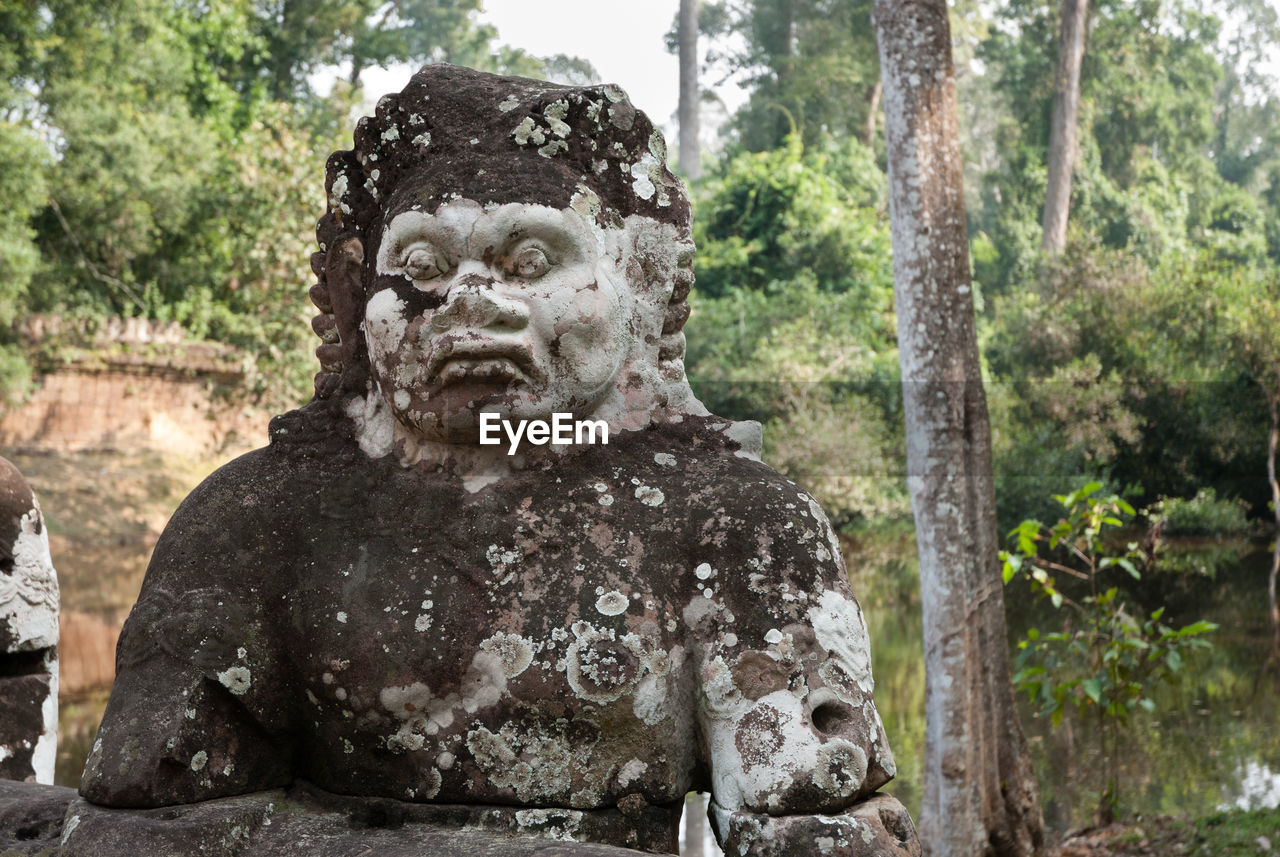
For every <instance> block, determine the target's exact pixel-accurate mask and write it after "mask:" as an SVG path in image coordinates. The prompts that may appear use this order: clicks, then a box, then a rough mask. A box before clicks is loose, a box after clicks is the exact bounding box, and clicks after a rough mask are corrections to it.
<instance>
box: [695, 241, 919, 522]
mask: <svg viewBox="0 0 1280 857" xmlns="http://www.w3.org/2000/svg"><path fill="white" fill-rule="evenodd" d="M697 264H698V263H697V262H696V261H695V266H696V265H697ZM691 302H692V304H693V315H692V316H691V317H690V319H689V323H688V325H687V327H686V332H687V334H688V343H689V352H688V355H687V360H686V362H687V365H688V372H689V378H690V382H691V383H692V385H693V389H694V391H695V392H696V393H697V394H698V395H699V397H700V398H701V399H702V400H703V401H704V402H705V403H706V405H707V406H708V407H709V408H710V409H711V410H712V411H713V412H715V413H718V414H721V415H724V416H729V417H734V418H736V419H754V420H759V421H761V422H762V423H764V424H765V460H766V461H768V462H769V463H770V464H772V465H773V466H775V467H777V468H778V469H779V470H780V471H781V472H783V473H785V474H787V475H789V476H791V478H793V479H795V480H797V481H798V482H800V484H801V485H803V486H804V487H805V488H806V489H807V490H809V491H811V492H813V493H814V494H815V496H817V497H818V498H819V500H820V501H821V502H822V504H823V506H824V508H826V509H827V512H828V514H830V515H831V517H832V519H833V520H834V521H835V522H836V524H837V526H842V525H849V524H852V523H855V522H864V521H868V520H872V519H874V518H876V517H880V516H900V515H903V514H905V513H906V511H907V508H908V507H907V500H906V493H905V485H904V484H903V483H902V480H901V478H900V475H899V474H901V473H902V472H903V463H902V462H903V455H904V450H903V449H902V447H901V444H899V443H898V442H897V435H896V432H895V431H894V430H893V429H891V428H890V426H897V425H900V424H901V412H900V397H899V387H900V382H899V380H898V365H897V364H898V356H897V350H896V348H895V347H894V344H893V318H892V314H891V310H892V305H891V298H890V296H889V295H887V294H885V295H882V298H881V302H880V303H879V304H878V305H877V306H875V307H873V308H871V309H870V310H868V309H867V308H865V305H864V302H863V300H862V297H861V296H860V295H857V294H854V293H850V292H843V293H834V294H832V293H828V292H822V291H820V290H819V289H818V288H817V284H816V283H815V282H814V281H813V279H812V276H811V275H810V274H808V272H806V271H803V270H801V271H799V272H797V274H796V276H795V278H794V279H793V280H792V281H790V282H788V283H787V284H786V288H785V289H783V290H782V291H779V292H777V293H774V294H767V293H765V292H760V291H736V292H733V293H732V294H729V295H727V296H725V297H722V298H706V297H703V296H701V295H700V294H698V293H696V292H695V294H694V296H693V297H692V300H691Z"/></svg>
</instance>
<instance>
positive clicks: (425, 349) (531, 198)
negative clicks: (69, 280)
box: [63, 65, 918, 857]
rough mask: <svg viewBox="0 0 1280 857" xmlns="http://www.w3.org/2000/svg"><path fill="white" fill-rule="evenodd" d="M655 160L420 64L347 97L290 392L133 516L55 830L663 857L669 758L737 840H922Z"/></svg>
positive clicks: (523, 101) (910, 845)
mask: <svg viewBox="0 0 1280 857" xmlns="http://www.w3.org/2000/svg"><path fill="white" fill-rule="evenodd" d="M664 159H665V147H664V143H663V140H662V137H661V135H660V134H659V133H658V132H656V131H654V130H653V127H652V125H651V124H650V122H649V120H648V119H647V118H646V117H645V116H644V115H643V114H642V113H640V112H639V111H637V110H636V108H635V107H634V106H632V104H631V103H630V102H629V101H628V100H627V98H626V96H625V95H624V94H623V93H622V92H621V91H619V90H618V89H616V88H614V87H611V86H591V87H566V86H558V85H554V84H548V83H544V82H539V81H532V80H524V79H520V78H511V77H497V76H493V75H488V74H482V73H479V72H475V71H471V70H468V69H464V68H457V67H452V66H447V65H431V66H427V67H425V68H423V69H422V70H421V71H419V72H418V73H417V74H416V75H414V76H413V78H412V80H411V81H410V82H409V84H408V86H407V87H406V88H405V89H404V90H403V91H402V92H401V93H399V94H398V95H390V96H387V97H385V98H383V99H382V100H381V101H380V102H379V104H378V107H377V111H376V115H375V116H372V117H367V118H365V119H362V120H361V121H360V123H359V125H358V126H357V129H356V133H355V148H354V149H353V150H351V151H342V152H337V153H335V154H334V155H333V156H332V157H331V158H330V159H329V164H328V176H327V181H326V188H327V190H328V198H329V207H328V213H327V214H326V215H325V216H324V217H323V218H322V219H321V220H320V222H319V226H318V228H317V234H318V237H319V242H320V251H319V252H318V253H316V254H315V255H314V256H313V257H312V267H313V270H314V271H315V272H316V274H317V276H318V278H319V283H318V284H317V285H316V286H315V287H314V288H313V289H312V298H313V300H314V301H315V303H316V305H317V306H318V307H319V309H320V311H321V314H320V316H319V317H318V318H317V319H316V320H315V322H314V325H313V326H314V328H315V330H316V331H317V333H318V334H319V335H320V337H321V339H322V340H323V344H322V345H321V346H320V347H319V348H318V349H317V354H318V356H319V358H320V362H321V365H322V369H323V371H322V372H321V373H320V374H319V375H317V376H316V397H315V399H314V400H313V401H312V402H311V403H310V404H308V405H307V406H306V407H303V408H301V409H299V410H297V411H293V412H291V413H288V414H285V415H283V416H281V417H277V418H276V419H275V420H274V421H273V423H272V426H271V444H270V446H269V447H267V448H265V449H261V450H258V451H256V452H252V453H249V454H248V455H246V456H243V457H242V458H239V459H237V460H236V461H234V462H232V463H231V464H229V465H227V466H225V467H224V468H222V469H221V470H219V471H218V472H217V473H215V474H214V475H213V476H211V477H210V478H209V479H208V480H207V481H206V482H205V483H204V484H203V485H202V486H201V487H200V488H198V489H197V490H196V491H195V492H194V493H192V495H191V496H190V497H188V498H187V500H186V501H185V502H184V503H183V505H182V506H181V508H179V510H178V512H177V513H176V514H175V516H174V517H173V519H172V521H171V522H170V523H169V526H168V528H167V529H166V531H165V533H164V535H163V536H162V538H161V539H160V541H159V543H158V544H157V546H156V550H155V554H154V557H153V559H152V562H151V566H150V569H149V570H148V572H147V578H146V582H145V583H144V585H143V589H142V593H141V595H140V597H139V600H138V603H137V606H136V607H135V608H134V610H133V613H132V615H131V616H130V618H129V620H128V622H127V624H126V625H125V628H124V631H123V633H122V636H121V639H120V645H119V650H118V654H117V662H118V667H117V668H118V677H117V680H116V684H115V687H114V690H113V692H112V696H111V701H110V703H109V705H108V707H107V711H106V715H105V718H104V721H103V724H102V727H101V731H100V732H99V735H98V738H97V741H96V743H95V744H94V747H93V750H92V753H91V754H90V756H89V759H88V764H87V767H86V770H85V773H84V779H83V782H82V784H81V789H80V792H81V795H82V796H83V800H79V801H77V802H76V803H74V804H73V805H72V807H71V809H70V810H69V811H68V823H67V827H66V829H65V831H64V840H65V842H66V844H65V845H64V846H63V849H64V850H63V853H67V854H72V853H74V854H80V853H85V854H88V853H90V852H92V853H93V854H94V855H95V857H102V855H104V854H107V853H114V852H111V851H110V848H107V847H106V846H104V844H103V843H110V842H126V841H127V842H128V843H129V845H128V846H127V847H128V849H129V852H130V853H131V854H138V853H152V851H155V852H156V853H160V852H161V851H163V849H164V848H172V847H175V846H174V845H173V843H174V842H175V841H178V840H175V839H173V837H175V836H178V835H179V834H178V833H175V832H174V831H177V830H189V829H193V828H192V827H191V825H196V826H199V825H205V827H202V828H201V829H203V830H205V831H206V832H205V833H203V834H201V836H203V837H204V838H205V840H206V841H213V839H214V838H217V837H223V838H225V837H232V838H233V839H235V840H236V841H237V842H242V844H243V847H244V849H245V850H243V851H237V852H236V853H246V854H266V853H272V854H274V853H276V851H275V850H272V849H279V850H280V853H284V852H285V851H288V853H308V854H309V853H317V854H319V853H325V854H329V853H348V852H347V851H344V850H342V849H343V848H346V847H354V846H350V844H349V843H350V842H352V841H353V840H351V837H356V840H355V841H358V842H361V843H366V844H368V845H369V847H375V848H376V850H377V851H378V853H393V854H400V853H404V854H418V853H433V854H436V853H440V854H447V853H459V854H462V853H495V854H497V853H519V854H525V853H532V852H533V851H537V850H538V849H539V848H545V846H546V843H547V842H548V841H551V842H556V841H557V840H558V841H559V842H558V844H557V846H556V847H557V849H558V850H557V851H556V852H555V853H561V852H563V853H572V854H584V855H585V854H600V855H604V854H609V853H622V852H620V851H617V849H620V848H622V849H640V850H645V851H651V852H674V851H675V847H676V832H677V825H678V820H679V813H680V808H681V806H682V805H683V797H684V795H685V793H686V792H688V791H690V790H691V789H698V790H704V791H710V792H711V793H712V795H713V799H714V803H713V808H712V820H713V824H714V825H715V826H716V828H717V830H718V835H719V836H720V838H721V841H722V842H723V844H724V846H725V847H726V849H728V850H729V851H730V852H731V853H733V854H737V855H748V854H801V853H803V854H809V853H814V851H815V849H816V850H817V851H818V852H820V853H833V854H859V855H861V854H876V855H881V854H895V855H896V854H915V853H918V845H916V843H915V833H914V828H913V827H912V825H911V821H910V819H909V818H908V817H907V815H906V812H905V811H904V810H903V809H902V807H901V804H899V803H898V802H897V801H896V800H894V799H893V798H891V797H888V796H882V795H877V794H876V790H877V789H878V788H879V787H880V786H882V785H883V784H884V783H886V782H887V781H888V780H889V779H890V778H891V777H892V776H893V774H894V764H893V757H892V755H891V754H890V751H889V746H888V743H887V741H886V740H885V735H884V731H883V729H882V727H881V723H880V718H879V717H878V715H877V714H876V710H875V706H874V704H873V702H872V697H871V690H872V680H871V670H870V662H869V655H868V641H867V634H866V626H865V624H864V622H863V618H862V615H861V612H860V610H859V608H858V605H857V603H856V602H855V601H854V599H853V597H852V595H851V593H850V591H849V587H848V583H847V579H846V574H845V569H844V566H843V563H842V560H841V557H840V547H839V544H838V543H837V541H836V538H835V535H834V533H833V532H832V529H831V527H830V525H829V524H828V522H827V519H826V517H825V516H824V515H823V513H822V511H821V509H819V508H818V506H817V504H816V503H815V502H814V501H813V499H812V498H810V497H809V496H808V495H806V494H805V493H804V492H803V491H801V490H800V489H799V488H797V487H796V486H795V485H794V484H792V483H790V482H789V481H787V480H786V479H784V478H783V477H781V476H779V475H778V474H777V473H775V472H774V471H773V470H771V469H770V468H768V467H767V466H765V465H764V464H761V463H760V461H759V459H758V452H759V427H758V426H757V425H756V424H740V423H732V422H730V421H727V420H724V419H720V418H718V417H715V416H712V415H711V414H709V413H708V412H707V410H706V409H705V408H704V407H703V406H702V405H701V403H699V402H698V400H697V399H696V398H695V397H694V395H693V393H692V392H691V391H690V389H689V385H688V383H687V381H686V379H685V375H684V368H683V363H682V357H683V352H684V336H683V334H682V333H681V328H682V326H683V324H684V322H685V319H686V318H687V317H688V314H689V307H688V304H687V302H686V297H687V295H688V293H689V289H690V286H691V285H692V283H693V272H692V260H693V244H692V242H691V239H690V231H689V219H690V212H689V202H688V199H687V197H686V195H685V191H684V189H683V187H682V186H681V184H680V182H679V181H678V180H677V179H676V178H675V177H674V176H673V175H672V174H671V173H670V172H669V171H668V169H667V167H666V165H665V160H664ZM495 438H496V441H495ZM570 439H571V442H565V441H570ZM606 439H607V442H606ZM181 804H190V805H192V806H190V807H186V808H185V809H184V808H178V809H174V808H172V805H181ZM156 807H169V808H168V809H165V810H150V811H147V808H156ZM125 809H127V810H130V811H128V812H122V811H121V810H125ZM175 818H176V819H177V820H175ZM179 822H181V824H179ZM197 823H198V824H197ZM183 825H186V826H185V827H184V826H183ZM353 828H358V829H353ZM125 829H127V830H128V836H127V837H125V835H124V834H123V833H119V832H118V831H120V830H125ZM113 830H114V831H117V832H116V833H112V831H113ZM209 831H214V832H209ZM182 835H190V834H182ZM113 836H115V837H116V839H112V837H113ZM460 836H461V837H463V838H462V839H459V838H458V837H460ZM477 836H480V837H482V838H481V839H476V838H475V837H477ZM166 837H168V838H166ZM237 837H238V838H237ZM308 837H310V838H308ZM466 837H472V838H469V839H468V838H466ZM484 837H487V838H484ZM539 837H540V838H539ZM570 840H572V841H576V842H580V843H583V844H581V845H572V846H570V845H568V844H567V842H568V841H570ZM219 841H221V840H219ZM320 842H323V843H324V844H321V845H316V844H314V843H320ZM140 843H141V844H140ZM147 843H150V844H147ZM299 843H302V844H299ZM305 843H312V845H310V846H307V845H306V844H305ZM335 843H348V845H342V846H339V845H336V844H335ZM424 843H425V844H424ZM539 843H541V844H539ZM119 847H120V848H121V849H122V850H121V853H124V852H123V849H124V848H125V847H126V846H124V845H121V846H119ZM308 848H311V850H308ZM104 849H105V850H104ZM148 849H151V850H148ZM326 849H328V850H326ZM397 849H400V850H397ZM450 849H453V850H450ZM486 849H487V850H486ZM566 849H567V850H566ZM228 853H230V852H228ZM350 853H357V852H356V851H354V850H353V851H351V852H350ZM359 853H364V852H363V851H361V852H359ZM539 853H541V852H539Z"/></svg>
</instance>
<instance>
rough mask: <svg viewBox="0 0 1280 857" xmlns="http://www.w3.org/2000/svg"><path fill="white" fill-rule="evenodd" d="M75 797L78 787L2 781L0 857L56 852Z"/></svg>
mask: <svg viewBox="0 0 1280 857" xmlns="http://www.w3.org/2000/svg"><path fill="white" fill-rule="evenodd" d="M0 722H2V721H0ZM74 800H76V793H75V790H74V789H69V788H65V787H63V786H47V785H40V784H36V783H25V782H15V781H13V780H0V857H17V856H18V855H24V857H37V855H39V857H45V855H54V854H57V853H58V847H59V845H60V843H61V840H62V825H63V816H64V815H65V814H66V811H67V806H68V805H70V804H71V802H72V801H74Z"/></svg>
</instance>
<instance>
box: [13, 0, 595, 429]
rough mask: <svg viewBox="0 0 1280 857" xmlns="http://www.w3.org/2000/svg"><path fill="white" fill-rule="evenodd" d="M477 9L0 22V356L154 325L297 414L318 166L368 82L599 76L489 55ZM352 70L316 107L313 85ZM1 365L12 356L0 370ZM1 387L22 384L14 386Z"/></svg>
mask: <svg viewBox="0 0 1280 857" xmlns="http://www.w3.org/2000/svg"><path fill="white" fill-rule="evenodd" d="M479 7H480V2H479V0H410V2H403V3H394V4H385V3H382V2H377V0H349V2H343V3H329V2H316V1H315V0H300V2H292V0H291V2H287V3H280V2H270V3H260V2H254V0H220V2H215V3H202V2H193V0H140V2H135V3H127V4H118V3H108V4H101V3H99V4H93V3H87V2H85V0H50V2H44V3H39V4H34V3H33V4H22V3H20V4H17V5H14V4H8V5H6V6H4V7H3V9H0V23H3V24H4V28H5V34H6V39H5V42H4V44H3V46H0V72H3V73H4V79H3V83H2V84H0V110H2V111H3V112H2V113H0V117H2V118H0V200H3V201H4V203H5V205H4V207H3V209H2V210H0V235H2V236H3V237H0V342H3V341H6V340H8V339H11V338H12V336H11V334H10V333H9V331H8V328H9V327H10V326H11V325H12V323H13V321H14V320H15V318H17V317H19V316H21V315H24V314H28V313H35V312H47V313H55V314H61V315H64V316H65V315H70V316H76V317H84V316H94V317H99V318H102V317H106V316H110V315H123V316H129V315H133V316H146V317H151V318H156V319H161V320H166V321H177V322H179V323H180V324H181V325H182V326H183V327H184V329H185V330H186V332H187V334H188V336H189V337H191V338H209V339H213V340H216V341H219V342H225V343H230V344H233V345H237V346H240V347H242V348H243V349H244V351H245V353H246V355H248V359H249V360H250V361H251V366H252V368H251V372H250V374H251V379H252V384H251V389H252V391H253V392H254V393H255V394H256V395H258V396H262V397H266V398H267V399H268V400H269V401H270V403H271V404H272V405H274V406H277V407H281V406H286V405H290V404H295V403H296V402H297V401H298V400H299V399H304V398H306V397H307V395H309V394H308V389H309V387H310V382H309V378H310V375H311V373H312V372H313V371H314V369H315V366H314V358H313V357H312V356H311V349H312V346H313V345H314V341H313V339H314V338H313V336H312V334H311V332H310V329H309V325H308V320H309V318H310V316H311V315H312V312H311V310H310V309H309V304H308V300H307V286H308V284H309V283H310V282H311V281H312V275H311V273H310V271H309V269H308V264H307V263H308V257H309V256H310V253H311V252H312V250H313V249H314V247H313V245H314V238H313V230H314V225H315V222H316V219H317V218H318V217H319V216H320V214H321V213H322V212H323V210H324V198H323V184H324V160H325V158H326V157H327V155H328V153H329V152H331V151H332V150H334V149H336V148H341V147H343V146H344V144H345V145H349V141H350V129H349V124H350V114H351V113H352V111H353V109H354V107H355V106H356V104H357V103H358V99H359V98H360V92H359V88H358V81H359V78H360V75H361V72H362V70H363V69H365V68H367V67H369V66H370V65H374V64H385V63H388V62H393V61H435V60H453V61H458V62H465V63H469V64H472V65H479V66H487V67H491V68H496V69H498V70H503V71H508V72H516V73H521V74H527V75H534V76H537V75H540V74H542V73H543V72H544V71H547V70H554V71H556V73H558V74H561V75H569V76H573V75H577V76H591V75H594V70H593V69H591V68H590V65H589V64H586V63H583V62H582V61H580V60H576V59H575V58H573V57H564V56H561V57H555V58H552V59H551V60H548V61H546V62H544V61H543V60H540V59H537V58H535V57H531V56H529V55H528V54H525V53H524V52H522V51H517V50H511V49H494V46H493V44H492V42H493V40H494V35H495V32H494V30H493V29H492V28H491V27H488V26H487V25H481V24H479V23H478V21H477V19H476V12H477V11H478V10H479ZM326 64H347V65H348V66H349V68H350V73H349V81H348V83H347V84H346V85H338V86H337V87H335V94H334V95H332V96H330V97H328V98H320V97H319V96H317V95H316V93H315V92H313V91H312V89H311V86H310V83H309V82H308V75H310V74H311V73H313V72H314V71H316V70H317V69H318V68H319V67H321V66H322V65H326ZM11 356H12V355H11ZM14 372H15V374H14V375H13V377H14V378H15V379H16V378H17V377H18V375H17V373H16V369H15V370H14Z"/></svg>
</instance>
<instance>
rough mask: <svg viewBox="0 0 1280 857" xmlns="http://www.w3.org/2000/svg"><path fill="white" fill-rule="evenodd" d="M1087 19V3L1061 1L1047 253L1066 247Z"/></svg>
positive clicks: (1051, 123) (1045, 238) (1046, 194)
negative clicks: (1060, 31) (1060, 30)
mask: <svg viewBox="0 0 1280 857" xmlns="http://www.w3.org/2000/svg"><path fill="white" fill-rule="evenodd" d="M1088 17H1089V0H1062V41H1061V43H1060V44H1059V45H1058V73H1057V75H1056V76H1055V78H1054V85H1053V116H1052V117H1051V119H1050V121H1049V181H1048V185H1047V186H1046V187H1045V192H1044V236H1043V238H1042V240H1041V246H1042V247H1043V248H1044V250H1045V252H1047V253H1054V254H1056V253H1061V252H1062V249H1063V248H1064V247H1065V246H1066V244H1067V215H1068V213H1069V212H1070V209H1071V172H1072V170H1073V169H1074V168H1075V163H1076V125H1077V123H1078V120H1079V117H1080V64H1081V62H1082V61H1083V60H1084V30H1085V24H1086V22H1087V21H1088Z"/></svg>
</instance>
